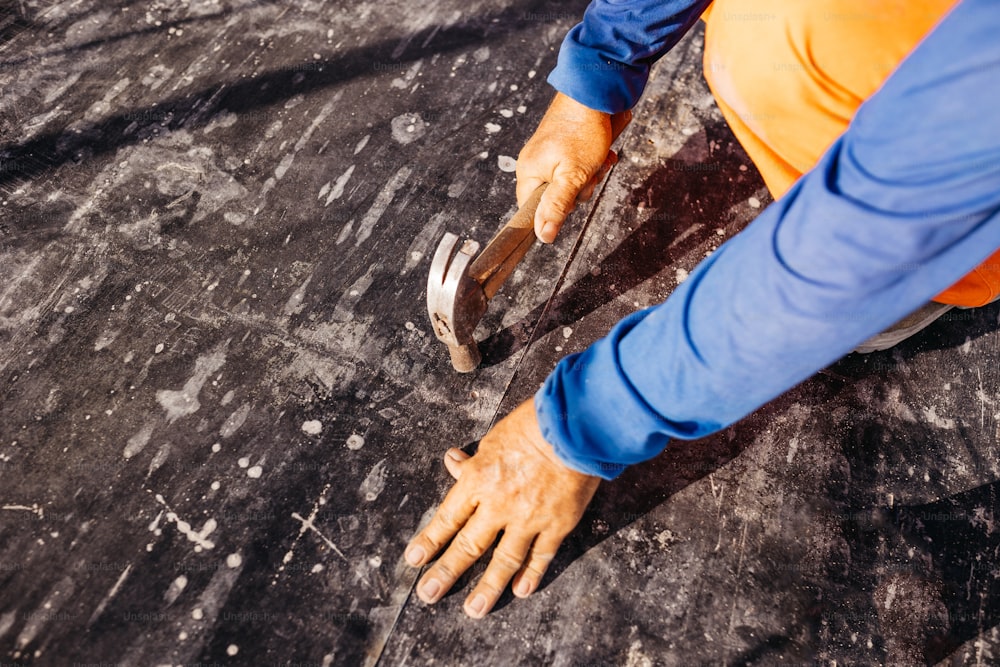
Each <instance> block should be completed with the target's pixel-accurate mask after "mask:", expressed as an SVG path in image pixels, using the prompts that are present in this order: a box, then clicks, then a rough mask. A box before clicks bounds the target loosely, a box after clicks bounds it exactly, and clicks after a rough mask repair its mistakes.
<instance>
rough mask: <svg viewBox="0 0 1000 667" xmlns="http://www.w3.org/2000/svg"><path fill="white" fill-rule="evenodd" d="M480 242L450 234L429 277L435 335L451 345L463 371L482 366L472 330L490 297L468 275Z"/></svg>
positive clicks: (457, 366)
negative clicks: (460, 239)
mask: <svg viewBox="0 0 1000 667" xmlns="http://www.w3.org/2000/svg"><path fill="white" fill-rule="evenodd" d="M477 252H479V244H478V243H476V242H475V241H465V242H464V243H462V244H461V246H459V243H458V237H457V236H455V235H454V234H451V233H447V234H445V235H444V238H443V239H442V240H441V243H440V244H439V245H438V248H437V252H435V253H434V259H433V261H431V271H430V275H428V277H427V313H428V314H429V315H430V318H431V324H432V325H433V327H434V334H435V335H436V336H437V337H438V340H440V341H441V342H443V343H444V344H446V345H447V346H448V351H449V352H450V353H451V364H452V366H454V367H455V370H456V371H458V372H460V373H469V372H471V371H473V370H475V369H476V367H478V366H479V362H480V361H481V360H482V357H481V356H480V354H479V346H478V345H476V339H475V338H474V337H473V335H472V334H473V332H474V331H475V329H476V326H477V325H478V324H479V320H481V319H482V317H483V314H484V313H486V305H487V298H486V294H485V293H484V292H483V288H482V285H480V284H479V283H478V282H476V281H475V280H474V279H473V278H472V277H470V276H469V265H471V264H472V260H473V259H474V258H475V256H476V253H477Z"/></svg>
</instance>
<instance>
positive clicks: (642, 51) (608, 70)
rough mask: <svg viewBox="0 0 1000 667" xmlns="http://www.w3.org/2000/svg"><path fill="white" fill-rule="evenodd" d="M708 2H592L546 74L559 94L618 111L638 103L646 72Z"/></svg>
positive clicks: (681, 34) (598, 108)
mask: <svg viewBox="0 0 1000 667" xmlns="http://www.w3.org/2000/svg"><path fill="white" fill-rule="evenodd" d="M710 2H711V0H593V1H592V2H591V3H590V6H588V7H587V10H586V12H585V13H584V15H583V22H582V23H580V24H578V25H577V26H576V27H574V28H573V29H572V30H570V31H569V34H568V35H566V38H565V39H564V40H563V43H562V48H560V50H559V60H558V62H557V64H556V68H555V69H554V70H552V73H551V74H549V79H548V81H549V83H551V84H552V85H553V86H554V87H555V89H556V90H558V91H559V92H561V93H563V94H565V95H568V96H569V97H572V98H573V99H574V100H576V101H577V102H579V103H581V104H583V105H584V106H587V107H590V108H591V109H596V110H598V111H604V112H607V113H617V112H619V111H624V110H626V109H631V108H632V107H633V106H635V103H636V102H638V101H639V96H640V95H642V91H643V89H644V88H645V87H646V80H647V79H648V78H649V68H650V67H651V66H652V64H653V63H654V62H656V60H657V58H659V57H660V56H662V55H663V54H664V53H666V52H667V51H669V50H670V48H671V47H673V46H674V44H676V43H677V42H679V41H680V39H681V37H683V36H684V34H685V33H686V32H687V31H688V28H690V27H691V26H692V25H694V24H695V22H696V21H697V20H698V17H699V16H701V13H702V12H703V11H704V10H705V7H707V6H708V5H709V4H710Z"/></svg>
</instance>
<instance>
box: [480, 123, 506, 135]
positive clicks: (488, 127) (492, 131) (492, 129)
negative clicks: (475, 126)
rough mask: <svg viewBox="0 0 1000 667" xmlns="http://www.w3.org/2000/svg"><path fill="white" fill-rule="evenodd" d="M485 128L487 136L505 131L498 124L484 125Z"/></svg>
mask: <svg viewBox="0 0 1000 667" xmlns="http://www.w3.org/2000/svg"><path fill="white" fill-rule="evenodd" d="M483 127H485V128H486V133H487V134H496V133H497V132H499V131H500V130H502V129H503V128H502V127H500V126H499V125H497V124H496V123H486V125H484V126H483Z"/></svg>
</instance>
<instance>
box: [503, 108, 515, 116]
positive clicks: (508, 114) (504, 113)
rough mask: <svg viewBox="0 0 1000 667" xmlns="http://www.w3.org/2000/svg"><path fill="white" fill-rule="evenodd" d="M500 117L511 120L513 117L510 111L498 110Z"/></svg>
mask: <svg viewBox="0 0 1000 667" xmlns="http://www.w3.org/2000/svg"><path fill="white" fill-rule="evenodd" d="M500 115H501V116H503V117H504V118H512V117H513V116H514V112H513V111H511V110H510V109H500Z"/></svg>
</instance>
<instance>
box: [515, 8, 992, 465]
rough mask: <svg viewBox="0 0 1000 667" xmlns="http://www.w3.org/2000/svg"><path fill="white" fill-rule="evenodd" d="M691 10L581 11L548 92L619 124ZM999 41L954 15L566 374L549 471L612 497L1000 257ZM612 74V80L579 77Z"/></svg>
mask: <svg viewBox="0 0 1000 667" xmlns="http://www.w3.org/2000/svg"><path fill="white" fill-rule="evenodd" d="M704 4H705V3H691V2H657V1H656V0H638V1H634V0H632V1H630V0H626V1H624V2H621V1H620V2H611V1H610V0H594V2H593V3H592V4H591V7H590V8H589V9H588V11H587V14H586V16H585V19H584V22H583V24H581V25H580V26H577V27H576V28H574V29H573V31H572V32H571V33H570V34H569V35H568V36H567V38H566V42H565V43H564V47H563V49H562V51H561V53H560V60H559V64H558V66H557V68H556V69H555V70H554V71H553V73H552V75H551V77H550V81H551V82H552V83H553V85H555V87H556V88H557V89H559V90H561V91H562V92H564V93H566V94H568V95H570V96H571V97H574V98H575V99H577V100H578V101H580V102H582V103H584V104H586V105H587V106H591V107H592V108H597V109H601V110H603V111H608V112H613V111H619V110H621V109H624V108H628V107H630V106H632V105H633V104H634V103H635V101H636V100H637V99H638V96H639V95H640V94H641V91H642V88H643V86H644V83H645V80H646V76H647V74H648V66H649V64H650V63H651V62H652V61H653V60H655V58H656V57H657V56H658V55H660V54H662V51H663V50H664V49H666V48H669V46H670V45H672V44H673V43H676V41H677V39H679V35H680V34H682V32H683V31H684V30H686V29H687V27H688V26H689V25H690V24H691V23H692V22H693V20H694V18H693V17H696V16H697V15H698V14H700V12H701V10H702V8H703V5H704ZM626 5H627V6H628V8H629V9H630V10H633V11H630V12H628V13H624V12H622V8H623V7H624V6H626ZM655 8H661V9H660V10H659V13H657V10H656V9H655ZM612 10H614V11H617V12H618V14H617V16H619V17H621V16H625V17H627V18H628V21H627V23H625V24H622V23H621V20H620V19H619V20H618V21H617V22H616V20H615V19H614V16H615V14H614V11H612ZM609 17H610V18H609ZM656 17H660V18H656ZM645 31H650V35H649V36H648V37H646V38H642V35H643V34H644V32H645ZM997 34H1000V11H997V6H996V3H995V2H994V1H993V0H963V2H961V3H960V4H959V5H957V6H956V7H955V8H954V9H953V10H952V11H951V12H950V13H949V14H948V15H947V16H946V17H945V18H944V19H943V20H942V22H941V23H940V24H939V25H938V26H937V27H936V28H935V29H934V30H933V31H932V32H931V34H929V35H928V36H927V37H926V38H925V39H924V40H923V41H922V42H921V43H920V44H919V45H918V46H917V47H916V49H915V50H914V51H913V52H912V53H911V54H910V55H909V56H908V57H907V58H906V59H905V60H904V61H903V62H902V63H901V64H900V66H899V67H898V68H897V70H896V71H895V72H894V73H893V74H892V75H891V76H890V78H889V79H888V80H887V81H886V83H885V84H884V85H883V86H882V88H880V89H879V91H878V92H876V93H875V94H874V95H873V96H872V97H871V98H870V99H869V100H867V101H866V102H865V103H864V104H863V105H862V106H861V107H860V109H859V110H858V112H857V114H856V115H855V117H854V119H853V121H852V122H851V124H850V126H849V127H848V129H847V130H846V131H845V133H844V134H843V135H842V136H841V137H840V138H839V139H838V140H837V141H836V142H835V143H834V144H833V145H832V146H831V147H830V149H829V150H828V151H827V152H826V153H825V154H824V155H823V157H822V158H821V159H820V161H819V163H818V164H817V165H816V166H815V167H814V168H813V169H812V170H811V171H810V172H808V173H807V174H805V175H804V176H803V177H802V178H801V179H799V181H798V182H797V183H796V184H795V185H794V186H793V187H792V188H791V190H789V191H788V192H787V193H786V194H785V196H783V197H782V198H781V199H780V200H778V201H777V202H775V203H774V204H772V205H771V206H769V207H768V208H767V209H765V210H764V211H763V212H762V213H761V214H760V215H759V216H758V217H757V218H756V219H755V220H754V221H753V222H752V223H751V224H750V225H748V226H747V228H746V229H744V230H743V231H742V232H741V233H739V234H738V235H736V236H734V237H733V238H732V239H730V240H729V241H728V242H727V243H725V244H723V245H722V246H721V247H720V248H719V249H718V250H716V251H715V252H714V253H713V254H712V255H711V256H710V257H709V258H707V259H706V260H704V261H703V262H702V263H701V264H700V265H699V266H698V267H697V268H696V269H695V270H694V271H693V272H692V273H691V275H690V276H689V277H688V278H687V280H685V281H684V282H683V283H682V284H681V285H680V286H679V287H678V288H677V289H676V290H675V291H674V292H673V293H672V294H671V295H670V297H669V298H668V299H667V300H666V301H665V302H664V303H662V304H660V305H658V306H655V307H653V308H649V309H647V310H644V311H641V312H638V313H635V314H634V315H632V316H629V317H627V318H626V319H624V320H622V321H621V322H620V323H618V324H617V325H616V326H615V327H614V328H613V330H612V331H611V332H610V333H609V334H608V336H607V337H605V338H603V339H601V340H599V341H598V342H596V343H594V344H593V345H592V346H591V347H590V348H588V349H587V350H585V351H584V352H582V353H579V354H576V355H571V356H569V357H566V358H565V359H563V360H562V361H561V362H560V363H559V364H558V365H557V367H556V369H555V370H554V371H553V373H552V374H551V375H550V376H549V377H548V379H547V380H546V382H545V384H544V385H543V386H542V388H541V389H540V390H539V392H538V393H537V394H536V396H535V408H536V413H537V415H538V418H539V422H540V425H541V429H542V434H543V435H544V436H545V438H546V439H547V440H548V441H549V442H550V443H552V445H553V446H554V448H555V451H556V453H557V455H558V456H559V457H560V458H561V459H562V460H563V461H564V462H566V463H567V464H568V465H569V466H571V467H572V468H574V469H577V470H580V471H582V472H586V473H589V474H594V475H599V476H601V477H604V478H605V479H611V478H614V477H615V476H617V475H618V474H619V473H620V472H621V471H622V470H623V469H624V467H625V466H627V465H630V464H633V463H638V462H640V461H644V460H647V459H650V458H652V457H654V456H656V455H657V454H659V453H660V452H661V451H662V450H663V448H664V447H665V446H666V444H667V442H668V440H669V439H670V438H673V437H676V438H698V437H702V436H705V435H708V434H710V433H712V432H714V431H717V430H719V429H722V428H725V427H726V426H728V425H729V424H732V423H733V422H735V421H737V420H739V419H740V418H742V417H743V416H745V415H747V414H748V413H750V412H751V411H753V410H755V409H756V408H758V407H759V406H761V405H763V404H764V403H766V402H767V401H769V400H771V399H772V398H774V397H776V396H778V395H780V394H782V393H783V392H785V391H786V390H788V389H789V388H791V387H793V386H794V385H796V384H798V383H799V382H801V381H803V380H805V379H806V378H808V377H809V376H810V375H812V374H813V373H815V372H816V371H817V370H819V369H821V368H823V367H825V366H826V365H828V364H830V363H832V362H833V361H835V360H837V359H838V358H840V357H841V356H843V355H844V354H846V353H848V352H850V351H851V350H852V349H854V348H855V347H856V346H857V345H858V344H859V343H861V342H863V341H864V340H866V339H868V338H869V337H871V336H873V335H875V334H877V333H878V332H880V331H882V330H884V329H886V328H887V327H889V326H891V325H892V324H893V323H894V322H896V321H897V320H899V319H901V318H902V317H904V316H905V315H907V314H908V313H910V312H912V311H913V310H916V309H917V308H919V307H920V306H921V305H923V304H924V303H926V302H927V301H929V300H930V299H931V298H933V297H934V296H935V295H936V294H938V293H940V292H941V291H942V290H944V289H945V288H947V287H948V286H949V285H951V284H953V283H954V282H955V281H957V280H958V279H959V278H961V277H962V276H963V275H965V274H966V273H968V272H969V271H971V270H972V269H973V268H974V267H975V266H977V265H978V264H980V263H981V262H982V261H983V260H985V259H986V258H987V257H989V256H990V255H991V254H992V253H993V252H994V251H995V250H997V248H1000V40H998V39H997V37H996V35H997ZM643 39H645V41H643ZM648 44H653V45H655V46H645V45H648ZM609 58H620V59H621V60H615V61H614V62H619V63H620V65H621V66H620V67H619V66H606V67H604V68H594V67H588V66H586V65H587V64H588V63H595V62H605V61H606V59H609ZM581 65H582V66H581Z"/></svg>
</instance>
